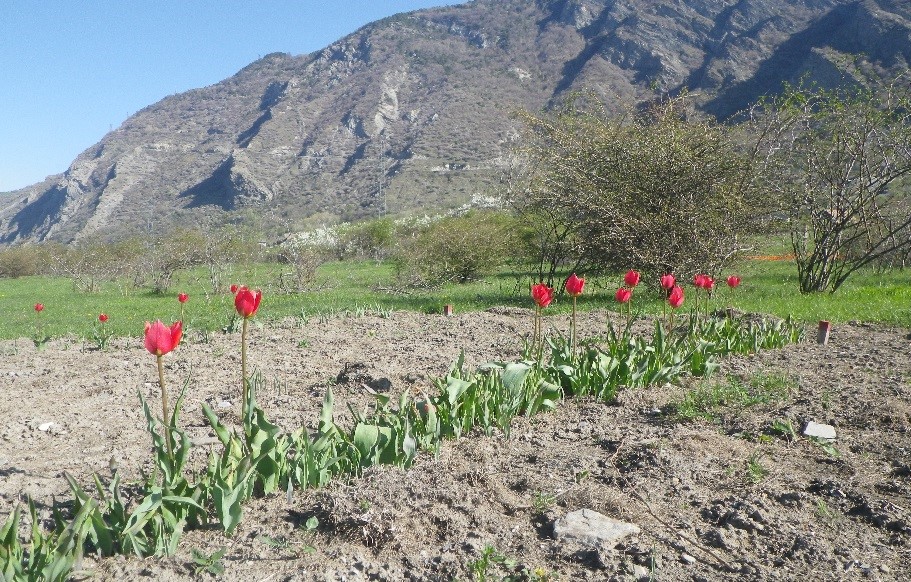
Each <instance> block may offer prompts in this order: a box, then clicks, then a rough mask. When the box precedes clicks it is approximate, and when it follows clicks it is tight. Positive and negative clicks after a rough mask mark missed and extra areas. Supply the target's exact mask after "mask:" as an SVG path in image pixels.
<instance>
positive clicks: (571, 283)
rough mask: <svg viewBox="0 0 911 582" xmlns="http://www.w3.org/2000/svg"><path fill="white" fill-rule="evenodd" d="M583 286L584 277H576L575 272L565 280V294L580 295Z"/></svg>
mask: <svg viewBox="0 0 911 582" xmlns="http://www.w3.org/2000/svg"><path fill="white" fill-rule="evenodd" d="M584 288H585V279H583V278H581V277H577V276H576V274H575V273H573V274H572V275H570V276H569V279H567V280H566V294H567V295H569V296H570V297H578V296H579V295H582V289H584Z"/></svg>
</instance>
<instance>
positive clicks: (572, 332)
mask: <svg viewBox="0 0 911 582" xmlns="http://www.w3.org/2000/svg"><path fill="white" fill-rule="evenodd" d="M569 333H570V335H571V336H572V338H573V358H574V359H575V357H576V296H575V295H573V321H572V329H571V330H569Z"/></svg>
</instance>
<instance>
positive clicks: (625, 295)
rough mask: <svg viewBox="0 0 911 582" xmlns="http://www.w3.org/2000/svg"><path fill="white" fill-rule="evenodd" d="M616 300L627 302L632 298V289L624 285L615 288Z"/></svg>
mask: <svg viewBox="0 0 911 582" xmlns="http://www.w3.org/2000/svg"><path fill="white" fill-rule="evenodd" d="M614 297H616V298H617V301H618V302H620V303H629V300H630V299H632V298H633V290H632V289H628V288H626V287H620V288H619V289H617V293H616V295H614Z"/></svg>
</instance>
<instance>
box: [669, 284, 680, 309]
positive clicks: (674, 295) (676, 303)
mask: <svg viewBox="0 0 911 582" xmlns="http://www.w3.org/2000/svg"><path fill="white" fill-rule="evenodd" d="M667 304H668V305H670V306H671V307H672V308H673V309H677V308H678V307H680V306H681V305H683V287H681V286H679V285H674V288H673V289H671V292H670V294H669V295H668V296H667Z"/></svg>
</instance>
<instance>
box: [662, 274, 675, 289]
mask: <svg viewBox="0 0 911 582" xmlns="http://www.w3.org/2000/svg"><path fill="white" fill-rule="evenodd" d="M676 284H677V279H675V278H674V276H673V275H671V274H670V273H668V274H667V275H661V288H662V289H666V290H670V289H673V288H674V285H676Z"/></svg>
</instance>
